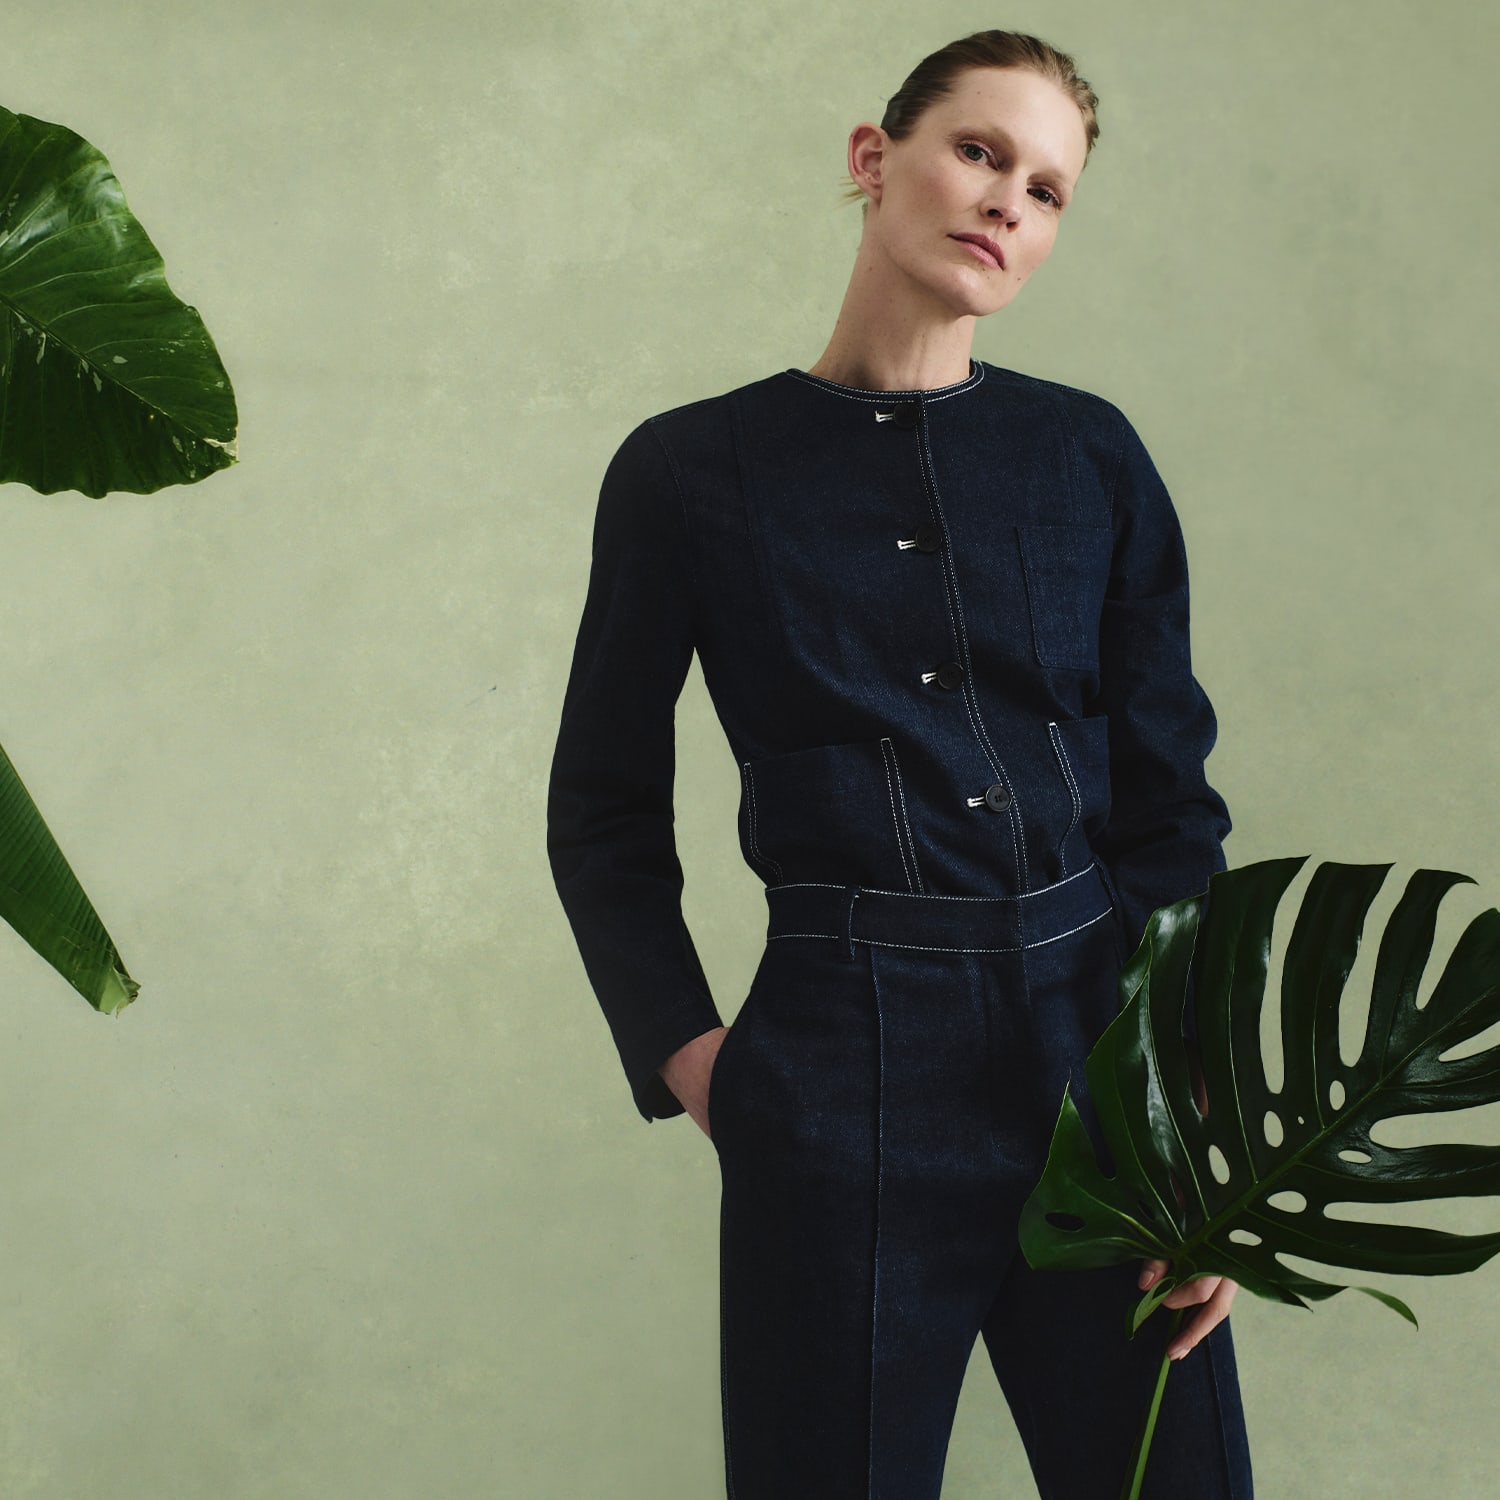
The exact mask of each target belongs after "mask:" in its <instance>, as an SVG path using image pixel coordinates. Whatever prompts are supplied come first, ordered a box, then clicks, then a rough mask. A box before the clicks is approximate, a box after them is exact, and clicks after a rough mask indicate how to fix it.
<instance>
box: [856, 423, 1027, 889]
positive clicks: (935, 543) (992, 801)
mask: <svg viewBox="0 0 1500 1500" xmlns="http://www.w3.org/2000/svg"><path fill="white" fill-rule="evenodd" d="M920 419H921V410H920V408H919V406H918V404H917V403H916V402H915V401H902V402H898V403H897V404H896V405H895V406H893V407H892V408H891V409H890V410H889V411H877V412H876V413H875V420H876V421H877V422H889V423H891V425H892V426H894V427H898V428H900V429H901V430H902V431H905V432H912V431H915V430H916V427H917V424H918V422H919V421H920ZM896 545H897V546H898V547H901V548H902V549H903V550H904V549H909V548H910V549H915V550H916V551H918V552H924V553H929V554H931V553H934V552H939V551H941V550H942V546H943V530H942V527H940V526H937V525H935V524H933V523H932V522H930V521H924V522H923V523H922V524H921V525H920V526H918V527H917V529H916V531H915V532H914V533H913V535H912V536H911V537H909V538H904V539H902V540H900V541H898V542H897V543H896ZM952 606H953V608H954V609H958V608H959V607H960V606H959V603H958V601H957V600H953V601H952ZM963 680H964V669H963V666H962V665H961V664H960V663H959V662H956V661H945V662H941V663H939V665H938V666H937V668H936V669H935V670H933V671H930V672H923V673H922V681H923V683H924V684H931V683H936V684H937V686H938V687H940V688H943V689H945V690H947V691H950V692H951V691H952V690H953V689H954V688H957V687H961V686H962V685H963ZM965 801H966V802H967V804H968V806H970V807H984V808H988V809H989V810H990V811H991V812H997V813H1003V812H1009V811H1010V809H1011V806H1012V805H1013V803H1014V802H1015V796H1014V794H1013V793H1012V792H1011V789H1010V788H1009V787H1008V786H1007V785H1006V784H1005V783H1004V782H1003V781H997V782H994V783H993V784H991V785H990V786H987V787H986V788H985V789H984V792H983V793H982V794H981V795H980V796H978V797H968V798H966V799H965ZM1017 873H1018V874H1019V873H1020V872H1019V871H1018V872H1017ZM1022 883H1023V884H1024V881H1023V882H1022Z"/></svg>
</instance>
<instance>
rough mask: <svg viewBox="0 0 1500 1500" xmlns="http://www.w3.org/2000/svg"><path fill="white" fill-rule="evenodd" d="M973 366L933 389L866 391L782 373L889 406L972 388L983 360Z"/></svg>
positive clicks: (799, 372) (815, 377)
mask: <svg viewBox="0 0 1500 1500" xmlns="http://www.w3.org/2000/svg"><path fill="white" fill-rule="evenodd" d="M970 363H971V364H972V365H973V366H974V370H973V373H972V374H969V375H966V376H964V378H963V379H962V380H960V381H958V382H956V383H955V384H954V385H951V386H938V387H937V389H936V390H935V391H866V390H861V389H860V388H859V387H858V386H855V385H840V384H839V382H838V381H836V380H828V379H826V378H825V377H823V376H822V375H809V374H808V373H807V371H806V370H785V371H783V372H782V373H783V374H786V375H791V376H794V377H795V378H796V379H798V380H805V381H806V382H807V383H808V384H809V385H816V386H821V387H822V388H823V389H824V390H829V389H832V390H835V391H837V392H838V393H839V394H840V395H845V396H849V397H851V398H852V399H853V400H855V401H867V402H871V403H873V404H876V405H879V406H890V405H892V404H899V403H904V402H905V400H906V398H908V397H915V396H920V397H921V398H922V399H923V400H924V401H946V400H947V399H948V398H949V397H950V396H960V395H962V394H963V393H964V392H965V391H967V390H972V389H973V388H974V387H975V386H976V385H978V384H979V382H980V381H981V380H983V379H984V368H985V367H984V361H983V360H982V359H974V360H970Z"/></svg>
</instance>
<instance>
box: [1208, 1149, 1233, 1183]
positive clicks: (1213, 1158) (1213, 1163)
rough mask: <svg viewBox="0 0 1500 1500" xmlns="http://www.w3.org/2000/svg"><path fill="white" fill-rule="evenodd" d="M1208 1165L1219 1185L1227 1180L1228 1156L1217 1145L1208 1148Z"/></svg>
mask: <svg viewBox="0 0 1500 1500" xmlns="http://www.w3.org/2000/svg"><path fill="white" fill-rule="evenodd" d="M1208 1165H1209V1168H1210V1170H1211V1171H1212V1172H1213V1174H1214V1181H1215V1182H1217V1183H1218V1184H1219V1185H1220V1186H1222V1185H1223V1184H1224V1183H1226V1182H1228V1181H1229V1158H1228V1157H1227V1156H1225V1155H1224V1153H1223V1152H1222V1151H1220V1150H1219V1148H1218V1147H1217V1146H1210V1147H1209V1148H1208Z"/></svg>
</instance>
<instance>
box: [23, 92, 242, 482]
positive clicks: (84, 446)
mask: <svg viewBox="0 0 1500 1500" xmlns="http://www.w3.org/2000/svg"><path fill="white" fill-rule="evenodd" d="M237 424H238V414H237V412H236V408H235V400H234V391H233V389H232V388H231V386H230V383H229V377H228V375H227V374H226V373H225V370H224V366H223V364H222V363H220V360H219V355H218V351H217V350H216V349H215V347H214V342H213V339H212V338H210V337H209V333H208V330H207V329H206V328H205V327H204V326H203V320H202V319H201V318H200V317H199V316H198V313H197V311H196V309H194V308H192V307H189V306H187V305H186V304H184V303H182V302H180V301H178V299H177V298H176V297H175V296H173V294H172V292H171V290H170V288H169V287H168V286H167V280H166V275H165V272H164V269H163V266H162V260H161V256H160V255H159V254H158V253H157V250H156V247H155V246H154V245H153V244H152V243H151V240H150V238H149V237H148V236H147V234H146V231H145V230H144V229H143V228H142V227H141V225H140V224H139V222H138V221H137V220H136V219H135V218H134V216H133V215H132V214H131V213H130V210H129V209H128V208H127V207H126V206H125V195H124V193H123V192H122V191H121V189H120V184H119V181H118V179H117V178H116V177H115V174H114V172H113V171H112V170H111V169H110V165H109V163H108V162H107V161H106V160H105V159H104V157H103V155H101V154H100V152H99V151H98V150H96V149H95V148H94V147H93V146H91V145H90V144H89V143H88V142H87V141H85V140H84V139H83V138H82V137H81V136H78V135H75V134H74V133H73V132H72V131H71V130H68V129H66V128H65V127H63V126H61V125H53V124H49V123H48V122H47V121H45V120H37V119H33V118H32V117H31V116H30V115H18V114H12V113H11V112H10V111H9V110H6V109H0V482H3V481H5V480H19V481H20V482H21V483H22V484H27V485H30V486H31V488H33V489H35V490H38V491H40V492H41V493H42V494H47V495H50V494H53V493H55V492H56V491H58V490H79V491H81V492H82V493H83V494H85V495H92V496H99V495H104V494H107V493H109V492H110V491H112V490H123V491H127V492H129V493H132V494H148V493H150V492H152V491H154V490H159V489H161V488H163V487H164V486H166V485H171V484H192V483H194V482H196V481H197V480H200V479H204V478H206V477H207V476H208V475H210V474H212V473H214V472H216V471H217V470H219V469H223V468H226V467H227V466H228V465H230V464H232V463H234V462H235V458H236V453H235V434H236V430H237Z"/></svg>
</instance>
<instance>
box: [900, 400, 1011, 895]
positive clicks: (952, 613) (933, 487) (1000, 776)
mask: <svg viewBox="0 0 1500 1500" xmlns="http://www.w3.org/2000/svg"><path fill="white" fill-rule="evenodd" d="M919 436H920V437H921V440H922V441H921V444H920V445H919V449H918V451H919V453H920V455H921V461H922V472H923V473H924V474H925V475H926V478H927V485H928V491H929V493H930V494H931V496H932V503H933V506H934V507H935V509H936V510H937V518H938V524H939V525H940V526H941V527H942V528H943V531H944V533H945V534H947V533H948V518H947V517H946V516H945V515H944V514H943V502H942V500H941V498H940V497H939V495H938V487H937V474H936V473H935V472H934V470H933V467H932V453H931V450H930V449H929V448H928V446H927V433H926V429H925V428H924V429H923V430H922V431H921V433H920V434H919ZM950 550H951V549H950V548H947V547H945V548H943V551H942V559H943V573H944V576H945V577H946V578H947V580H948V584H949V590H948V595H947V602H948V616H949V618H950V619H951V620H952V621H953V624H954V628H955V631H956V632H957V635H958V643H959V650H960V652H961V653H962V656H963V663H962V665H963V668H964V677H963V682H962V683H961V684H960V685H961V686H962V688H963V693H964V708H965V710H966V711H967V713H968V715H969V723H970V724H971V725H972V726H973V729H974V733H975V735H976V737H977V738H978V740H979V743H980V744H981V745H982V746H983V747H984V752H985V756H986V758H987V759H988V760H989V763H990V770H991V771H992V772H993V774H994V776H995V779H996V780H997V781H999V782H1001V783H1002V784H1003V785H1004V786H1005V788H1006V790H1007V791H1008V792H1009V793H1010V807H1009V809H1008V811H1009V813H1010V817H1009V818H1008V819H1007V821H1008V823H1009V824H1010V841H1011V849H1012V851H1013V853H1014V854H1015V859H1016V874H1017V875H1018V877H1019V878H1020V883H1021V885H1022V886H1023V887H1024V886H1026V885H1028V884H1030V881H1029V879H1028V877H1027V872H1026V841H1025V840H1024V839H1023V838H1022V837H1021V813H1020V798H1019V797H1017V796H1016V789H1015V788H1014V787H1013V786H1011V784H1010V777H1009V776H1007V775H1006V774H1005V767H1004V766H1002V765H1001V764H1000V757H999V756H998V755H996V754H995V747H994V746H993V745H992V744H991V743H990V737H989V735H988V733H987V732H986V731H985V728H984V724H983V722H982V721H981V719H980V717H979V701H978V697H977V695H976V694H975V692H974V669H973V657H972V655H971V654H970V652H969V633H968V630H967V628H966V627H965V625H964V611H963V596H962V595H961V594H960V593H959V589H958V574H957V572H956V571H955V569H954V566H953V559H952V558H951V557H950V556H949V552H950Z"/></svg>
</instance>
